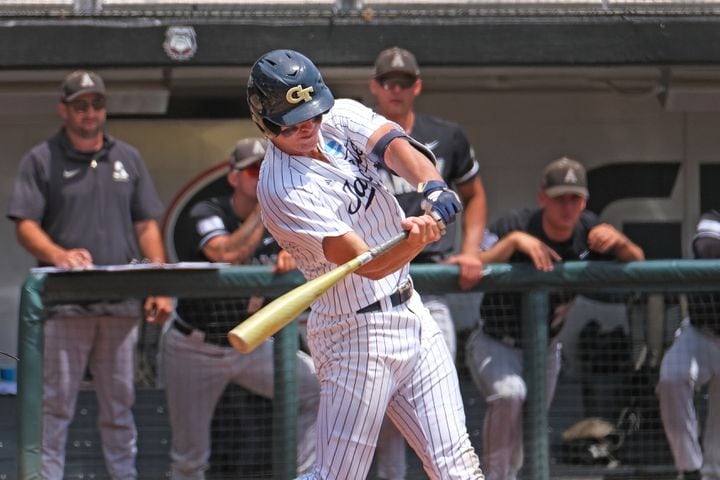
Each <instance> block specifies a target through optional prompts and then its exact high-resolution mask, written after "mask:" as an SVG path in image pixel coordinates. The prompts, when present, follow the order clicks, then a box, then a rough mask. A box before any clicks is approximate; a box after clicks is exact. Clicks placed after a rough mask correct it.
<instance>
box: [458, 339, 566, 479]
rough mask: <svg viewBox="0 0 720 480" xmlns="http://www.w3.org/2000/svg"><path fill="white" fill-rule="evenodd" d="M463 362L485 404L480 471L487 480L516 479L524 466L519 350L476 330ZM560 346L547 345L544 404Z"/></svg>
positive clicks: (557, 365) (523, 392) (557, 367)
mask: <svg viewBox="0 0 720 480" xmlns="http://www.w3.org/2000/svg"><path fill="white" fill-rule="evenodd" d="M466 351H467V356H466V361H467V366H468V368H469V370H470V373H471V375H472V377H473V381H474V383H475V385H476V386H477V387H478V389H479V390H480V392H481V393H482V395H483V396H484V397H485V401H486V402H487V410H486V411H485V419H484V424H483V455H482V458H483V462H482V465H483V470H484V472H485V476H486V478H487V479H488V480H516V478H517V474H518V472H519V471H520V468H521V467H522V464H523V428H522V425H523V424H522V422H523V404H524V403H525V397H526V395H527V386H526V385H525V380H524V379H523V377H522V372H523V359H522V350H521V349H519V348H513V347H511V346H509V345H506V344H504V343H502V342H500V341H498V340H496V339H494V338H492V337H490V336H488V335H486V334H485V333H484V332H483V331H482V328H477V329H476V330H475V331H473V333H472V334H471V335H470V337H469V338H468V342H467V345H466ZM560 351H561V345H560V342H558V341H557V339H553V340H552V341H551V342H550V344H549V345H548V356H547V404H548V406H549V405H550V402H551V401H552V398H553V396H554V394H555V386H556V385H557V379H558V375H559V373H560Z"/></svg>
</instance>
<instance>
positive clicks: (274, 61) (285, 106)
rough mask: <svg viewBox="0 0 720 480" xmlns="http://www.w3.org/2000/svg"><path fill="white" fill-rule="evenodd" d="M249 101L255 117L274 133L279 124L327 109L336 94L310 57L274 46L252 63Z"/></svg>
mask: <svg viewBox="0 0 720 480" xmlns="http://www.w3.org/2000/svg"><path fill="white" fill-rule="evenodd" d="M247 101H248V105H249V106H250V113H251V115H252V119H253V121H254V122H255V123H256V124H257V126H258V127H260V130H262V131H263V133H265V134H266V135H268V136H270V137H274V136H275V135H277V134H278V133H280V127H286V126H290V125H296V124H298V123H302V122H304V121H306V120H309V119H311V118H313V117H316V116H317V115H320V114H323V113H325V112H327V111H328V110H330V108H332V106H333V104H334V103H335V98H334V97H333V94H332V92H331V91H330V89H329V88H328V87H327V85H325V82H324V81H323V79H322V76H321V75H320V71H319V70H318V68H317V67H316V66H315V64H314V63H313V62H312V61H311V60H310V59H309V58H307V57H306V56H305V55H303V54H301V53H298V52H296V51H294V50H273V51H272V52H269V53H266V54H265V55H263V56H262V57H260V58H259V59H258V60H257V61H256V62H255V64H254V65H253V67H252V70H251V71H250V78H249V79H248V86H247Z"/></svg>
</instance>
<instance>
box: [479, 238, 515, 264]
mask: <svg viewBox="0 0 720 480" xmlns="http://www.w3.org/2000/svg"><path fill="white" fill-rule="evenodd" d="M516 249H517V239H516V232H513V233H510V234H509V235H506V236H505V237H503V238H501V239H500V240H498V241H497V243H495V245H493V246H492V247H490V248H489V249H488V250H483V251H480V252H479V253H477V256H478V258H480V261H481V262H483V263H502V262H507V261H508V260H510V257H512V255H513V253H515V250H516Z"/></svg>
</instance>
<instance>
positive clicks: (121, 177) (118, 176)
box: [112, 160, 130, 182]
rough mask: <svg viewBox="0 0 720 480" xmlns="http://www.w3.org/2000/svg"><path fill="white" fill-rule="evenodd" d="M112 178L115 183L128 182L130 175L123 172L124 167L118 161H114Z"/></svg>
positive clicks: (125, 171)
mask: <svg viewBox="0 0 720 480" xmlns="http://www.w3.org/2000/svg"><path fill="white" fill-rule="evenodd" d="M112 178H113V180H115V181H116V182H127V181H128V180H130V175H129V174H128V172H127V170H125V165H123V164H122V162H121V161H120V160H115V163H113V173H112Z"/></svg>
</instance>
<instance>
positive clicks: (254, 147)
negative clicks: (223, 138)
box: [230, 138, 267, 170]
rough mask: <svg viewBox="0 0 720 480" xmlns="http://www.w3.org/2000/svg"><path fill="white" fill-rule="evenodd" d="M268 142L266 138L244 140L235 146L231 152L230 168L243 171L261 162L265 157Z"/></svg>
mask: <svg viewBox="0 0 720 480" xmlns="http://www.w3.org/2000/svg"><path fill="white" fill-rule="evenodd" d="M266 149H267V140H266V139H264V138H243V139H242V140H239V141H238V142H237V143H236V144H235V148H234V149H233V151H232V152H230V168H231V169H233V170H242V169H244V168H247V167H249V166H250V165H252V164H253V163H255V162H259V161H260V160H262V159H263V157H264V156H265V150H266Z"/></svg>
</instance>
